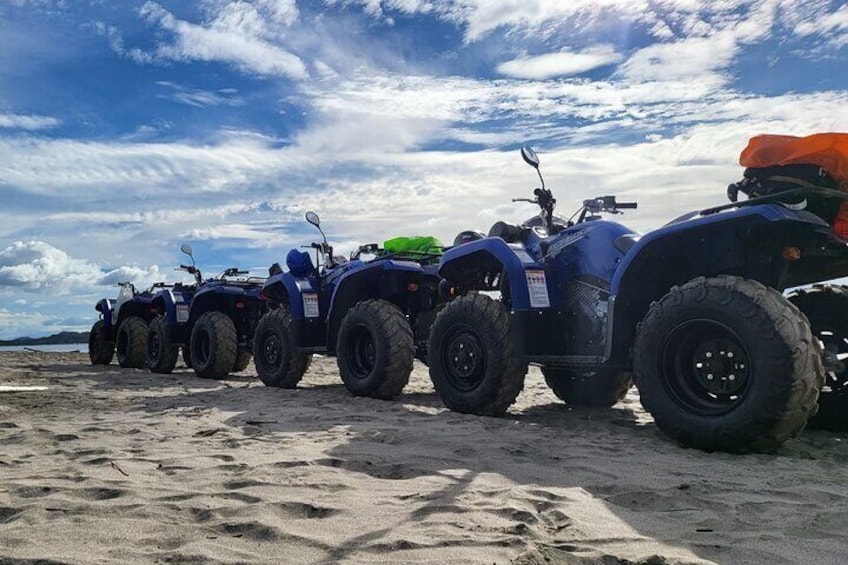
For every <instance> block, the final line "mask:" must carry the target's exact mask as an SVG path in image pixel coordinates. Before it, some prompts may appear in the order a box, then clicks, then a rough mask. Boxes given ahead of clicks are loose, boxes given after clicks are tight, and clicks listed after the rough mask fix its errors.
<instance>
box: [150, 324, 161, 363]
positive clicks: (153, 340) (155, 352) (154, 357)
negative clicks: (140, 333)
mask: <svg viewBox="0 0 848 565" xmlns="http://www.w3.org/2000/svg"><path fill="white" fill-rule="evenodd" d="M161 347H162V343H161V340H160V339H159V333H158V332H151V333H150V335H149V336H148V337H147V355H148V357H150V360H151V361H152V362H153V364H154V365H155V364H157V363H158V362H159V357H160V353H161Z"/></svg>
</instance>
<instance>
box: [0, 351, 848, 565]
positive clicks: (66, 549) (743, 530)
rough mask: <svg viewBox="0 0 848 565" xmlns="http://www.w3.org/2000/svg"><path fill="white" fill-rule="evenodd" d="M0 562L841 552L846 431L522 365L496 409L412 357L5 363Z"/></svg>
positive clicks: (79, 358) (601, 559)
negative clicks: (369, 364)
mask: <svg viewBox="0 0 848 565" xmlns="http://www.w3.org/2000/svg"><path fill="white" fill-rule="evenodd" d="M0 367H2V368H0V386H3V387H5V388H3V389H0V563H36V562H38V563H59V562H61V563H153V562H156V563H335V562H353V563H408V562H413V563H414V562H431V563H487V564H491V563H518V564H541V563H604V564H617V563H651V564H661V563H713V562H715V563H768V564H781V563H816V564H826V563H840V564H841V563H845V562H846V561H848V538H846V532H848V436H845V435H838V434H832V433H827V432H811V431H808V432H805V433H804V434H803V436H802V437H801V438H799V439H797V440H792V441H790V442H788V443H787V444H786V445H785V447H784V448H783V449H782V450H781V452H780V453H778V454H777V455H745V456H738V455H727V454H716V453H713V454H708V453H702V452H700V451H696V450H691V449H683V448H681V447H678V446H677V445H676V444H675V443H673V442H672V441H671V440H669V439H668V438H666V437H665V436H664V435H662V433H661V432H659V430H657V428H656V427H655V426H654V424H653V422H652V420H651V418H650V416H648V415H647V414H646V413H645V412H644V411H643V410H642V408H641V406H640V405H639V401H638V395H637V393H636V391H635V390H634V391H631V393H630V394H629V395H628V397H627V399H626V400H625V402H623V403H621V404H620V405H618V406H617V407H616V408H614V409H610V410H588V409H571V408H569V407H567V406H565V405H564V404H562V403H560V402H559V401H557V400H556V398H555V397H554V396H553V394H552V393H551V392H550V391H549V390H547V388H546V387H545V386H544V382H543V380H542V378H541V376H540V374H539V372H538V371H537V370H536V369H531V372H530V374H529V375H528V379H527V386H526V388H525V390H524V392H523V393H522V394H521V396H520V397H519V402H518V404H516V405H515V406H514V407H513V408H512V410H511V411H510V414H509V415H508V416H507V417H505V418H499V419H495V418H483V417H476V416H467V415H462V414H457V413H453V412H449V411H447V410H446V409H445V408H444V407H443V405H442V403H441V401H440V400H439V398H438V396H437V395H435V393H434V392H433V390H432V386H431V385H430V382H429V379H428V377H427V372H426V367H423V366H421V365H416V370H415V372H414V374H413V377H412V379H411V382H410V385H409V387H408V388H407V390H406V392H405V394H403V396H402V397H401V398H399V399H398V400H396V401H388V402H386V401H379V400H371V399H362V398H353V397H351V396H350V395H349V394H348V393H347V391H346V390H345V388H344V387H343V386H342V384H341V382H340V379H339V377H338V372H337V370H336V366H335V360H334V359H330V358H327V359H324V358H319V359H316V361H315V363H314V364H313V366H312V368H311V369H310V371H309V372H308V373H307V375H306V377H305V378H304V381H303V382H302V384H301V386H300V387H299V388H298V389H296V390H279V389H270V388H266V387H264V386H263V385H262V384H261V382H259V381H258V380H257V379H256V378H255V377H253V376H252V375H254V374H255V373H254V371H253V367H252V365H251V366H250V367H249V368H248V369H247V371H245V373H244V375H243V376H242V375H233V376H231V377H230V378H229V379H227V380H225V381H207V380H202V379H199V378H197V377H196V376H195V375H194V373H193V372H191V371H188V370H185V369H182V368H179V369H178V370H177V371H176V372H175V373H174V374H173V375H154V374H151V373H148V372H145V371H141V370H131V369H120V368H118V367H116V366H114V365H113V366H110V367H92V366H90V365H89V364H88V359H87V356H86V355H84V354H59V353H33V352H23V353H3V354H0Z"/></svg>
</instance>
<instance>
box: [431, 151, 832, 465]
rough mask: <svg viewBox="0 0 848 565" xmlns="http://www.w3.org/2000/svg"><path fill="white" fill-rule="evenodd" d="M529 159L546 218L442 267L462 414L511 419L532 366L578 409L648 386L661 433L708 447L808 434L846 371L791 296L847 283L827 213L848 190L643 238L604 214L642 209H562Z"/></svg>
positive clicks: (504, 230)
mask: <svg viewBox="0 0 848 565" xmlns="http://www.w3.org/2000/svg"><path fill="white" fill-rule="evenodd" d="M521 154H522V157H523V158H524V160H525V161H526V162H527V163H528V164H530V165H531V166H533V167H534V168H535V169H536V170H537V173H538V174H539V178H540V180H541V182H542V186H541V188H538V189H536V190H535V191H534V195H535V198H533V199H532V200H529V199H523V200H525V201H529V202H533V203H535V204H537V205H538V206H539V207H540V209H541V212H540V214H539V216H538V217H536V218H533V219H531V220H530V221H528V222H526V223H524V224H523V225H510V224H507V223H505V222H497V223H496V224H495V225H494V226H492V228H491V230H490V231H489V233H488V237H485V238H481V239H478V240H476V241H469V242H467V243H465V244H463V245H461V246H458V247H455V248H453V249H451V250H449V251H447V252H446V253H445V254H444V256H443V257H442V259H441V262H440V265H439V274H440V275H441V276H442V277H443V278H444V279H445V281H444V283H443V287H444V289H445V293H444V294H445V296H446V297H448V298H453V297H456V298H454V299H453V300H452V301H451V302H450V303H448V305H447V306H446V307H445V308H444V309H443V310H442V311H441V312H440V313H439V315H438V317H437V318H436V321H435V322H434V324H433V326H432V329H431V332H430V343H429V356H430V363H429V367H430V377H431V379H432V381H433V383H434V385H435V387H436V390H437V391H438V393H439V394H440V396H441V397H442V399H443V401H444V403H445V404H446V405H447V406H448V407H449V408H451V409H452V410H456V411H460V412H466V413H473V414H485V415H498V414H502V413H504V412H505V411H506V410H507V408H508V407H509V406H510V405H511V404H512V403H513V402H514V401H515V399H516V397H517V396H518V394H519V393H520V391H521V390H522V388H523V384H524V378H525V374H526V372H527V367H528V364H530V363H532V364H536V365H539V366H540V367H541V369H542V373H543V375H544V377H545V379H546V381H547V384H548V385H549V386H550V387H551V388H552V389H553V391H554V393H555V394H556V395H557V396H558V397H559V398H560V399H562V400H563V401H565V402H566V403H569V404H573V405H583V406H611V405H613V404H615V403H616V402H617V401H619V400H620V399H621V398H622V397H623V396H624V395H625V394H626V392H627V390H628V388H629V387H630V386H631V383H632V382H633V380H634V379H635V384H636V386H637V387H638V389H639V393H640V397H641V402H642V405H643V406H644V407H645V409H646V410H647V411H648V412H650V413H651V415H652V416H653V417H654V420H655V421H656V424H657V426H658V427H659V428H660V429H662V430H663V431H664V432H665V433H666V434H668V435H669V436H671V437H673V438H675V439H676V440H678V441H679V442H681V443H683V444H685V445H689V446H694V447H697V448H700V449H704V450H707V451H711V450H726V451H734V452H741V451H771V450H774V449H775V448H777V447H778V446H779V445H780V444H781V443H782V442H783V441H785V440H786V439H787V438H790V437H793V436H795V435H797V434H798V433H799V432H800V431H801V430H802V429H803V428H804V426H805V424H806V423H807V420H808V418H810V417H811V416H812V415H814V414H815V412H816V409H817V408H816V407H817V404H816V400H817V397H818V395H819V391H820V389H821V388H822V386H823V382H824V381H823V378H824V373H823V368H827V369H828V370H831V371H837V370H841V371H843V372H844V369H845V368H844V366H843V365H842V364H841V361H840V360H839V358H838V355H836V354H834V353H830V354H828V353H826V352H823V350H822V348H821V344H820V342H819V340H818V339H816V338H815V337H814V334H813V333H812V331H811V327H810V321H808V319H807V317H806V316H805V315H803V314H802V312H801V311H800V310H799V308H798V307H796V305H795V304H793V301H790V300H788V299H787V298H785V297H784V296H783V295H782V294H781V291H783V290H785V289H787V288H790V287H796V286H800V285H804V284H808V283H811V282H814V281H819V280H827V279H831V278H835V277H838V276H845V275H846V274H848V246H846V241H844V240H842V239H840V238H839V237H837V236H836V234H835V233H834V230H833V229H832V228H831V226H830V225H829V223H828V221H829V219H830V218H827V219H823V217H821V216H819V215H817V213H816V212H814V210H819V209H820V207H816V206H813V204H815V203H822V202H831V201H835V202H837V204H838V203H839V202H841V201H842V199H844V198H845V196H846V195H845V193H843V192H840V191H837V190H833V189H830V188H822V187H820V186H811V185H809V183H807V184H802V185H800V186H801V188H795V189H789V190H785V191H777V192H772V193H767V194H763V193H752V194H750V195H749V196H751V197H750V198H749V199H748V200H746V201H743V202H731V203H730V204H728V205H724V206H718V207H714V208H710V209H706V210H700V211H697V212H692V213H689V214H687V215H685V216H683V217H681V218H678V219H676V220H674V221H672V222H671V223H669V224H668V225H666V226H664V227H662V228H660V229H657V230H655V231H652V232H650V233H648V234H646V235H643V236H641V237H640V236H639V235H638V234H636V233H635V232H633V231H632V230H630V229H628V228H626V227H625V226H623V225H621V224H618V223H615V222H612V221H609V220H606V219H603V218H602V217H601V216H600V214H602V213H606V214H618V213H620V212H621V211H622V210H624V209H635V208H636V203H623V202H618V201H617V200H616V198H615V197H614V196H602V197H598V198H594V199H591V200H586V201H584V202H583V206H582V207H581V208H580V209H579V210H578V211H577V213H575V215H573V216H572V217H571V218H569V219H563V218H558V217H556V216H554V207H555V204H556V200H555V199H554V197H553V194H552V193H551V191H550V190H548V189H546V188H545V185H544V180H543V179H542V175H541V172H539V160H538V157H537V156H536V154H535V153H534V152H533V150H532V149H530V148H529V147H524V148H522V151H521ZM731 196H735V195H731ZM732 199H733V198H732ZM519 200H522V199H519ZM800 200H803V201H804V202H805V203H806V202H809V203H810V206H807V207H806V209H800V207H799V206H798V205H797V204H798V202H799V201H800ZM486 293H488V294H486ZM819 294H822V295H823V294H824V293H819ZM832 294H833V293H828V294H827V296H826V298H827V299H832V298H833V296H832ZM490 295H495V296H499V298H493V297H492V296H490ZM822 297H824V296H822ZM796 302H799V301H796ZM799 305H800V302H799ZM846 311H848V310H846ZM842 346H844V344H842ZM842 346H840V345H838V344H837V345H836V346H835V347H837V348H838V347H842ZM823 365H824V367H823Z"/></svg>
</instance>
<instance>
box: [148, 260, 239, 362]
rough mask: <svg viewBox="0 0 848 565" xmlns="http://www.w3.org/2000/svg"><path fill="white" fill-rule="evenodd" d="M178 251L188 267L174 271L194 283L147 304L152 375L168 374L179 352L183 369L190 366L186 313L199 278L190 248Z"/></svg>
mask: <svg viewBox="0 0 848 565" xmlns="http://www.w3.org/2000/svg"><path fill="white" fill-rule="evenodd" d="M180 251H182V252H183V253H185V254H186V255H188V256H189V257H190V258H191V265H180V266H179V269H177V270H180V271H185V272H187V273H189V274H190V275H192V276H193V277H194V281H195V283H194V284H193V285H191V284H182V283H176V284H174V285H173V286H172V287H167V288H163V289H161V290H160V291H159V292H157V293H156V294H155V295H154V296H153V300H152V301H151V304H150V308H151V311H152V313H153V318H152V319H151V320H150V323H149V324H148V326H147V368H148V369H150V370H151V371H152V372H154V373H163V374H167V373H170V372H172V371H173V370H174V367H176V365H177V358H178V357H179V354H180V350H182V354H183V363H184V364H185V366H186V367H188V368H191V366H192V365H191V353H190V352H189V350H188V341H189V337H190V336H191V332H190V328H189V326H188V321H189V309H190V307H191V301H192V299H193V298H194V293H195V292H197V289H198V288H199V287H200V286H201V285H202V284H203V275H202V273H201V272H200V269H199V268H197V266H196V265H195V262H194V255H193V254H192V249H191V246H189V245H186V244H183V245H182V246H180ZM248 359H249V358H248Z"/></svg>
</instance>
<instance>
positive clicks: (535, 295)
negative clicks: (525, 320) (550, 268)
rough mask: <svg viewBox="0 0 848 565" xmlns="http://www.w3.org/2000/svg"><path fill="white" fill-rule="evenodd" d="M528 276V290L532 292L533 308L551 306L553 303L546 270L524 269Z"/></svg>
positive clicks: (531, 302) (531, 305)
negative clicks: (549, 296)
mask: <svg viewBox="0 0 848 565" xmlns="http://www.w3.org/2000/svg"><path fill="white" fill-rule="evenodd" d="M524 274H525V276H526V277H527V291H528V293H529V294H530V307H531V308H549V307H550V305H551V301H550V298H548V281H547V279H546V278H545V271H530V270H528V271H524Z"/></svg>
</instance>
